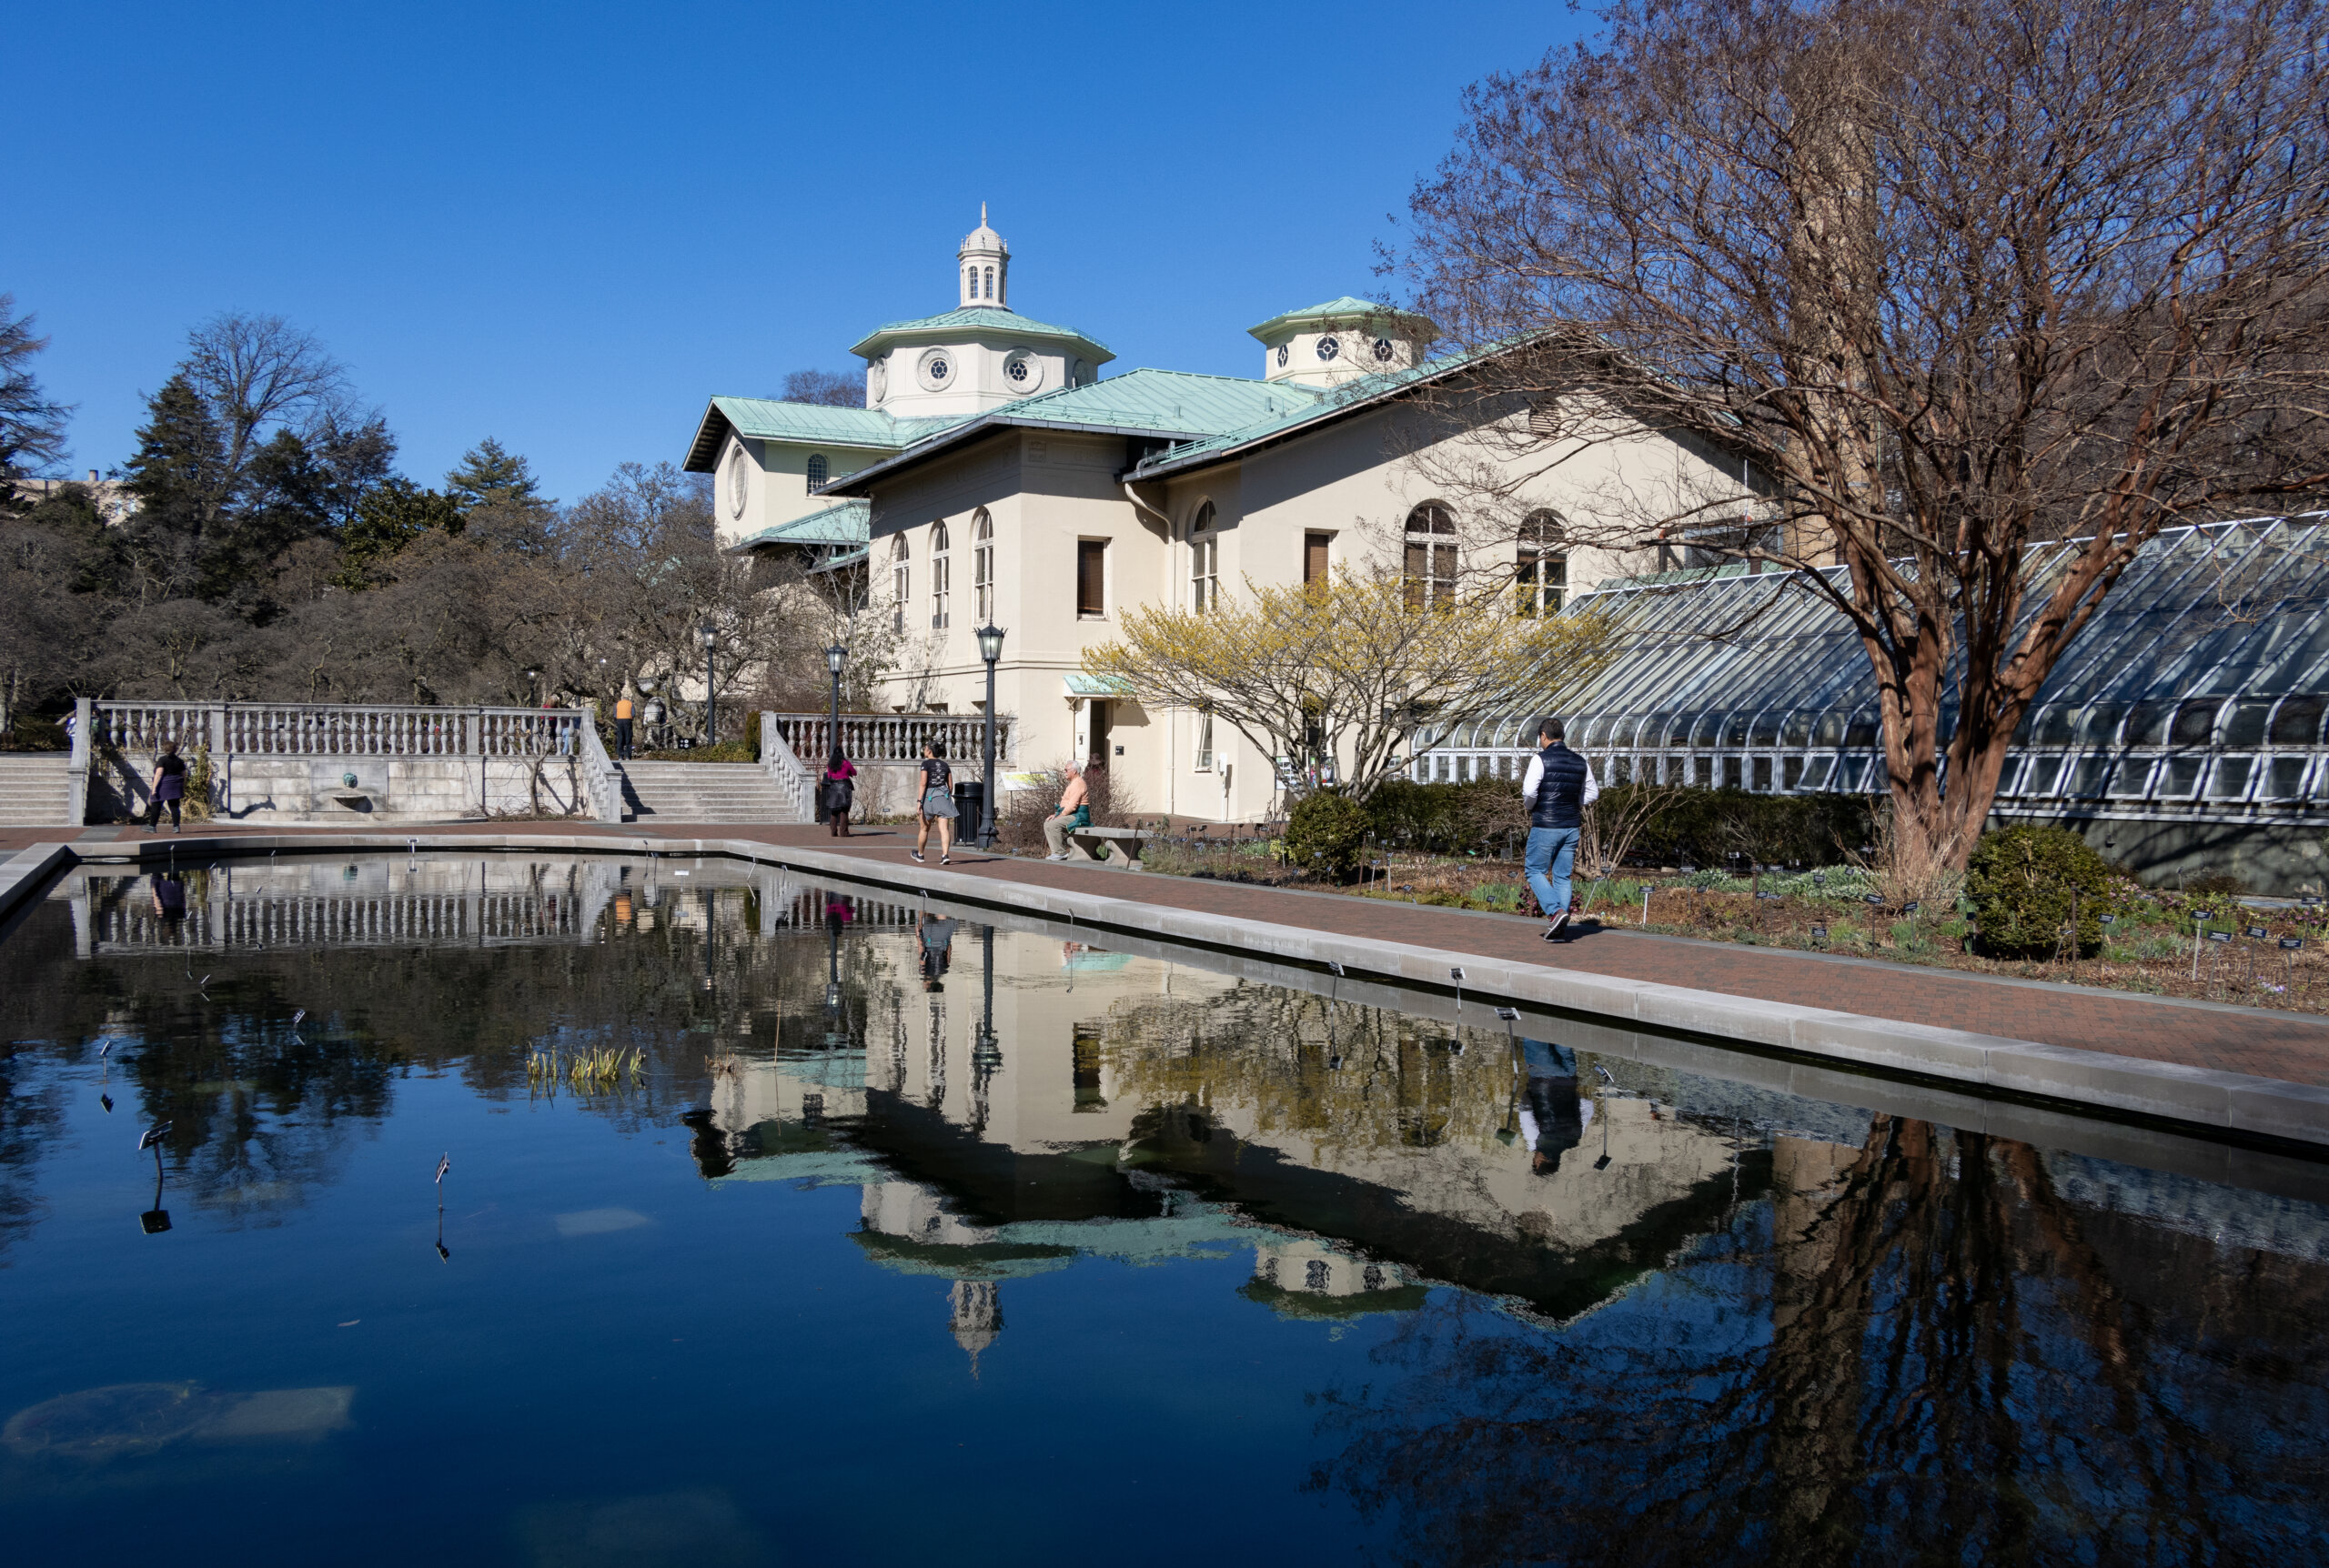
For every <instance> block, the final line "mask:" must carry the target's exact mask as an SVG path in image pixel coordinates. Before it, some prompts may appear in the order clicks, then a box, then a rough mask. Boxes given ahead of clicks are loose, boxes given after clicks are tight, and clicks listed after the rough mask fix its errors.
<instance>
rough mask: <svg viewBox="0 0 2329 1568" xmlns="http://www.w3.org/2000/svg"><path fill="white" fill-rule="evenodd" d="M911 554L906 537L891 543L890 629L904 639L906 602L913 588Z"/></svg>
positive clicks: (895, 539)
mask: <svg viewBox="0 0 2329 1568" xmlns="http://www.w3.org/2000/svg"><path fill="white" fill-rule="evenodd" d="M910 557H911V552H910V551H909V550H908V549H907V548H906V537H905V535H903V534H900V535H899V536H898V537H897V538H894V539H892V540H891V541H890V603H891V608H890V629H891V630H892V631H894V632H896V633H897V634H898V635H899V636H900V637H903V636H904V635H905V631H906V600H907V598H909V597H910V590H911V589H912V587H913V576H912V571H913V568H912V563H911V559H910Z"/></svg>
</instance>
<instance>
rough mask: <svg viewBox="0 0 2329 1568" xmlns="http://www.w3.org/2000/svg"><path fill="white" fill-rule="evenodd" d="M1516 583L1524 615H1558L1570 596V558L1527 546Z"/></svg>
mask: <svg viewBox="0 0 2329 1568" xmlns="http://www.w3.org/2000/svg"><path fill="white" fill-rule="evenodd" d="M1514 583H1515V587H1516V589H1517V597H1518V598H1519V601H1520V602H1519V604H1518V606H1517V608H1518V609H1519V612H1520V613H1521V614H1522V615H1530V616H1533V615H1558V614H1559V613H1560V610H1561V603H1562V600H1563V599H1564V598H1566V597H1567V595H1568V557H1567V556H1557V555H1553V554H1551V553H1549V552H1548V551H1544V550H1532V549H1529V548H1527V547H1526V546H1523V547H1522V548H1521V551H1520V570H1519V572H1518V574H1517V577H1516V578H1515V579H1514Z"/></svg>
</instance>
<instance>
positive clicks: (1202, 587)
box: [1189, 501, 1221, 615]
mask: <svg viewBox="0 0 2329 1568" xmlns="http://www.w3.org/2000/svg"><path fill="white" fill-rule="evenodd" d="M1220 602H1221V534H1220V532H1219V530H1218V529H1216V528H1215V527H1214V510H1213V503H1212V502H1211V501H1207V502H1205V504H1204V505H1203V506H1201V507H1199V508H1197V511H1196V516H1195V517H1194V518H1190V519H1189V608H1191V609H1193V610H1195V611H1196V612H1197V613H1198V614H1199V615H1203V614H1204V613H1205V611H1206V610H1209V609H1214V608H1218V606H1219V605H1220Z"/></svg>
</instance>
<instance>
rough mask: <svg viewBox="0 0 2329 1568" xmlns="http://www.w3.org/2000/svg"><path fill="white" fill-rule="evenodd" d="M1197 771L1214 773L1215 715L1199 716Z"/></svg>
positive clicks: (1204, 714)
mask: <svg viewBox="0 0 2329 1568" xmlns="http://www.w3.org/2000/svg"><path fill="white" fill-rule="evenodd" d="M1197 771H1198V772H1200V773H1210V772H1212V771H1213V715H1212V714H1210V713H1200V714H1198V715H1197Z"/></svg>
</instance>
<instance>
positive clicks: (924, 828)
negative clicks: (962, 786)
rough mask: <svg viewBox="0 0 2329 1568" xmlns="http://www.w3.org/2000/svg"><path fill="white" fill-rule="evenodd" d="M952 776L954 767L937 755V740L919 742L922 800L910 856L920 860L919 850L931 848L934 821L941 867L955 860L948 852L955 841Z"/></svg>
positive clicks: (920, 851)
mask: <svg viewBox="0 0 2329 1568" xmlns="http://www.w3.org/2000/svg"><path fill="white" fill-rule="evenodd" d="M953 779H954V770H953V769H951V768H949V767H947V766H946V760H945V759H944V758H943V757H941V756H940V755H939V746H938V743H937V742H936V741H934V740H925V741H923V743H922V800H921V804H920V808H919V810H920V816H921V828H920V830H919V831H918V832H916V833H915V834H914V839H913V858H914V859H917V860H919V859H922V852H923V850H924V849H928V848H929V847H930V829H931V825H932V824H933V823H935V824H937V827H938V863H939V864H940V865H942V866H951V865H953V863H954V862H953V857H952V855H951V854H950V851H951V850H952V849H953V844H954V788H953Z"/></svg>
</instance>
